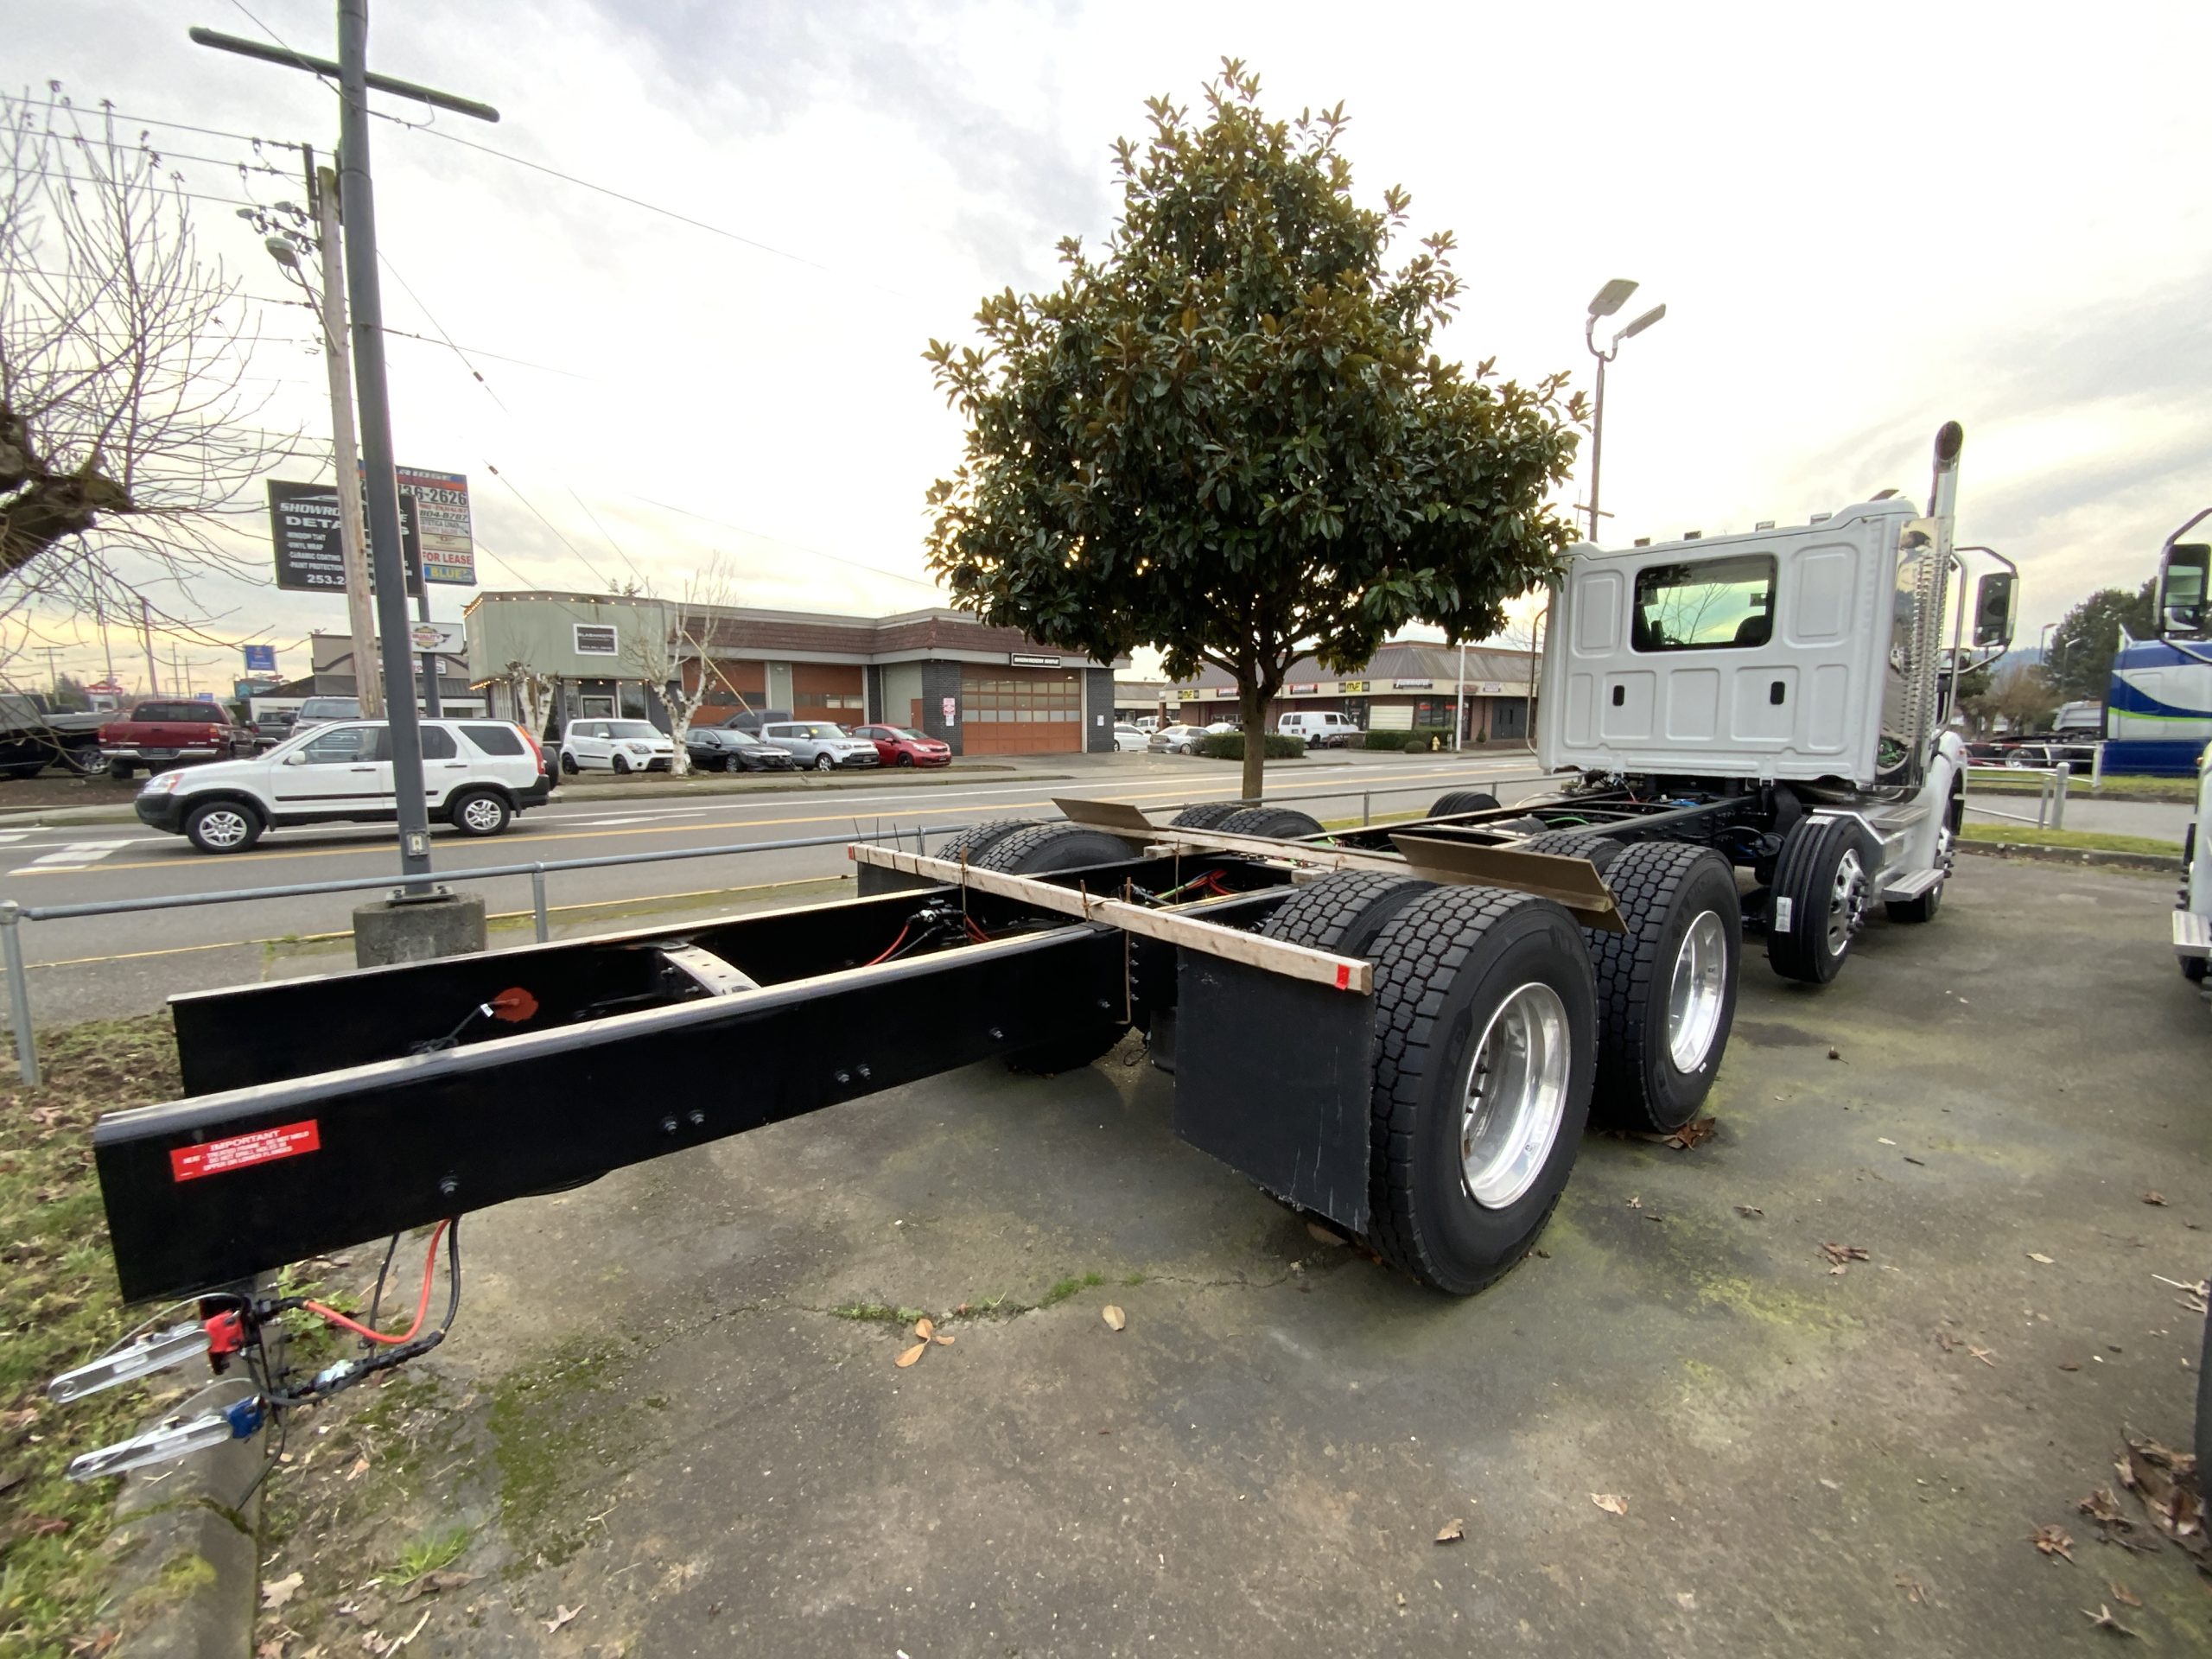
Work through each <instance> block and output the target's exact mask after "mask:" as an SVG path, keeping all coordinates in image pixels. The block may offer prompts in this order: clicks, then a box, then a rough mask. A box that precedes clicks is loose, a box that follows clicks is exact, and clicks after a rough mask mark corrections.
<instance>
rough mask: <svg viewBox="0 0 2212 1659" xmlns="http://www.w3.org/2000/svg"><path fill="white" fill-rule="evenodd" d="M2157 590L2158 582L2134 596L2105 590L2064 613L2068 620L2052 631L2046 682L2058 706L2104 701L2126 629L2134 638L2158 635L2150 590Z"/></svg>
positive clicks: (2046, 665)
mask: <svg viewBox="0 0 2212 1659" xmlns="http://www.w3.org/2000/svg"><path fill="white" fill-rule="evenodd" d="M2157 586H2158V583H2157V582H2156V580H2155V579H2154V580H2152V581H2150V582H2145V583H2144V584H2143V586H2142V588H2140V589H2139V591H2137V592H2136V593H2134V594H2129V593H2128V592H2127V591H2126V589H2124V588H2101V589H2100V590H2099V591H2097V592H2096V593H2094V594H2090V595H2089V596H2088V598H2087V599H2085V600H2083V601H2082V602H2081V603H2080V604H2079V605H2076V606H2075V607H2074V608H2073V609H2072V610H2070V611H2069V612H2067V613H2066V619H2065V620H2063V622H2061V623H2060V624H2059V625H2058V626H2057V627H2056V628H2054V629H2053V630H2052V631H2051V635H2050V656H2049V657H2047V658H2045V659H2044V678H2045V679H2046V680H2047V681H2048V682H2049V683H2050V689H2051V690H2052V691H2054V692H2055V693H2056V695H2057V696H2058V699H2059V701H2060V702H2074V701H2075V700H2077V699H2082V698H2087V699H2088V700H2090V701H2092V702H2103V701H2104V697H2105V688H2106V687H2107V685H2108V684H2109V683H2111V680H2112V658H2113V652H2114V651H2115V650H2117V649H2118V648H2119V645H2120V630H2121V629H2122V628H2126V630H2127V632H2128V637H2129V638H2130V639H2155V638H2157V637H2158V630H2157V628H2156V627H2155V626H2153V624H2152V616H2151V606H2152V589H2153V588H2156V587H2157Z"/></svg>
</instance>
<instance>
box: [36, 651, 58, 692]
mask: <svg viewBox="0 0 2212 1659" xmlns="http://www.w3.org/2000/svg"><path fill="white" fill-rule="evenodd" d="M39 649H40V650H41V651H43V652H45V653H46V690H47V695H48V696H52V697H56V698H58V697H59V696H60V694H61V669H60V664H57V663H56V661H55V660H54V659H55V658H58V657H59V656H60V654H61V647H60V646H59V645H41V646H40V647H39Z"/></svg>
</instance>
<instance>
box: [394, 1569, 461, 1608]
mask: <svg viewBox="0 0 2212 1659" xmlns="http://www.w3.org/2000/svg"><path fill="white" fill-rule="evenodd" d="M475 1582H476V1574H474V1573H424V1574H423V1576H422V1577H421V1578H419V1579H416V1580H415V1581H414V1582H413V1583H411V1584H410V1585H409V1586H407V1587H406V1588H405V1589H404V1590H403V1591H401V1592H399V1599H400V1600H401V1601H402V1602H410V1601H420V1600H421V1599H423V1597H425V1596H435V1595H436V1594H437V1593H438V1592H440V1591H442V1590H458V1589H460V1588H461V1586H463V1585H465V1584H474V1583H475Z"/></svg>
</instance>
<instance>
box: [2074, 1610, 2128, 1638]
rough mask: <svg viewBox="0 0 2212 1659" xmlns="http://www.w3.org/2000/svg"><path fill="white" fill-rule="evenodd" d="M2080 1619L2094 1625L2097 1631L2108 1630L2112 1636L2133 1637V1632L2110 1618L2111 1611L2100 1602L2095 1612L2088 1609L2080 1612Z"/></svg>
mask: <svg viewBox="0 0 2212 1659" xmlns="http://www.w3.org/2000/svg"><path fill="white" fill-rule="evenodd" d="M2082 1618H2086V1619H2088V1621H2089V1623H2090V1624H2093V1625H2094V1626H2095V1627H2096V1628H2097V1629H2099V1630H2110V1631H2111V1632H2112V1633H2113V1635H2114V1636H2133V1635H2134V1634H2135V1632H2134V1631H2133V1630H2129V1629H2128V1628H2127V1626H2126V1625H2125V1624H2121V1623H2120V1621H2119V1620H2118V1619H2116V1618H2113V1616H2112V1609H2111V1608H2109V1607H2107V1606H2106V1605H2104V1603H2102V1602H2099V1603H2098V1604H2097V1611H2095V1612H2094V1613H2093V1612H2091V1611H2089V1610H2088V1608H2086V1607H2084V1608H2083V1609H2082Z"/></svg>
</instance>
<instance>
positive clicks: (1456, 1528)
mask: <svg viewBox="0 0 2212 1659" xmlns="http://www.w3.org/2000/svg"><path fill="white" fill-rule="evenodd" d="M1466 1535H1467V1523H1466V1522H1464V1521H1446V1522H1445V1523H1444V1525H1443V1527H1442V1529H1440V1530H1439V1531H1438V1533H1437V1535H1436V1541H1437V1542H1438V1543H1440V1544H1456V1543H1458V1542H1459V1541H1460V1540H1461V1539H1462V1538H1464V1537H1465V1536H1466Z"/></svg>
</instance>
